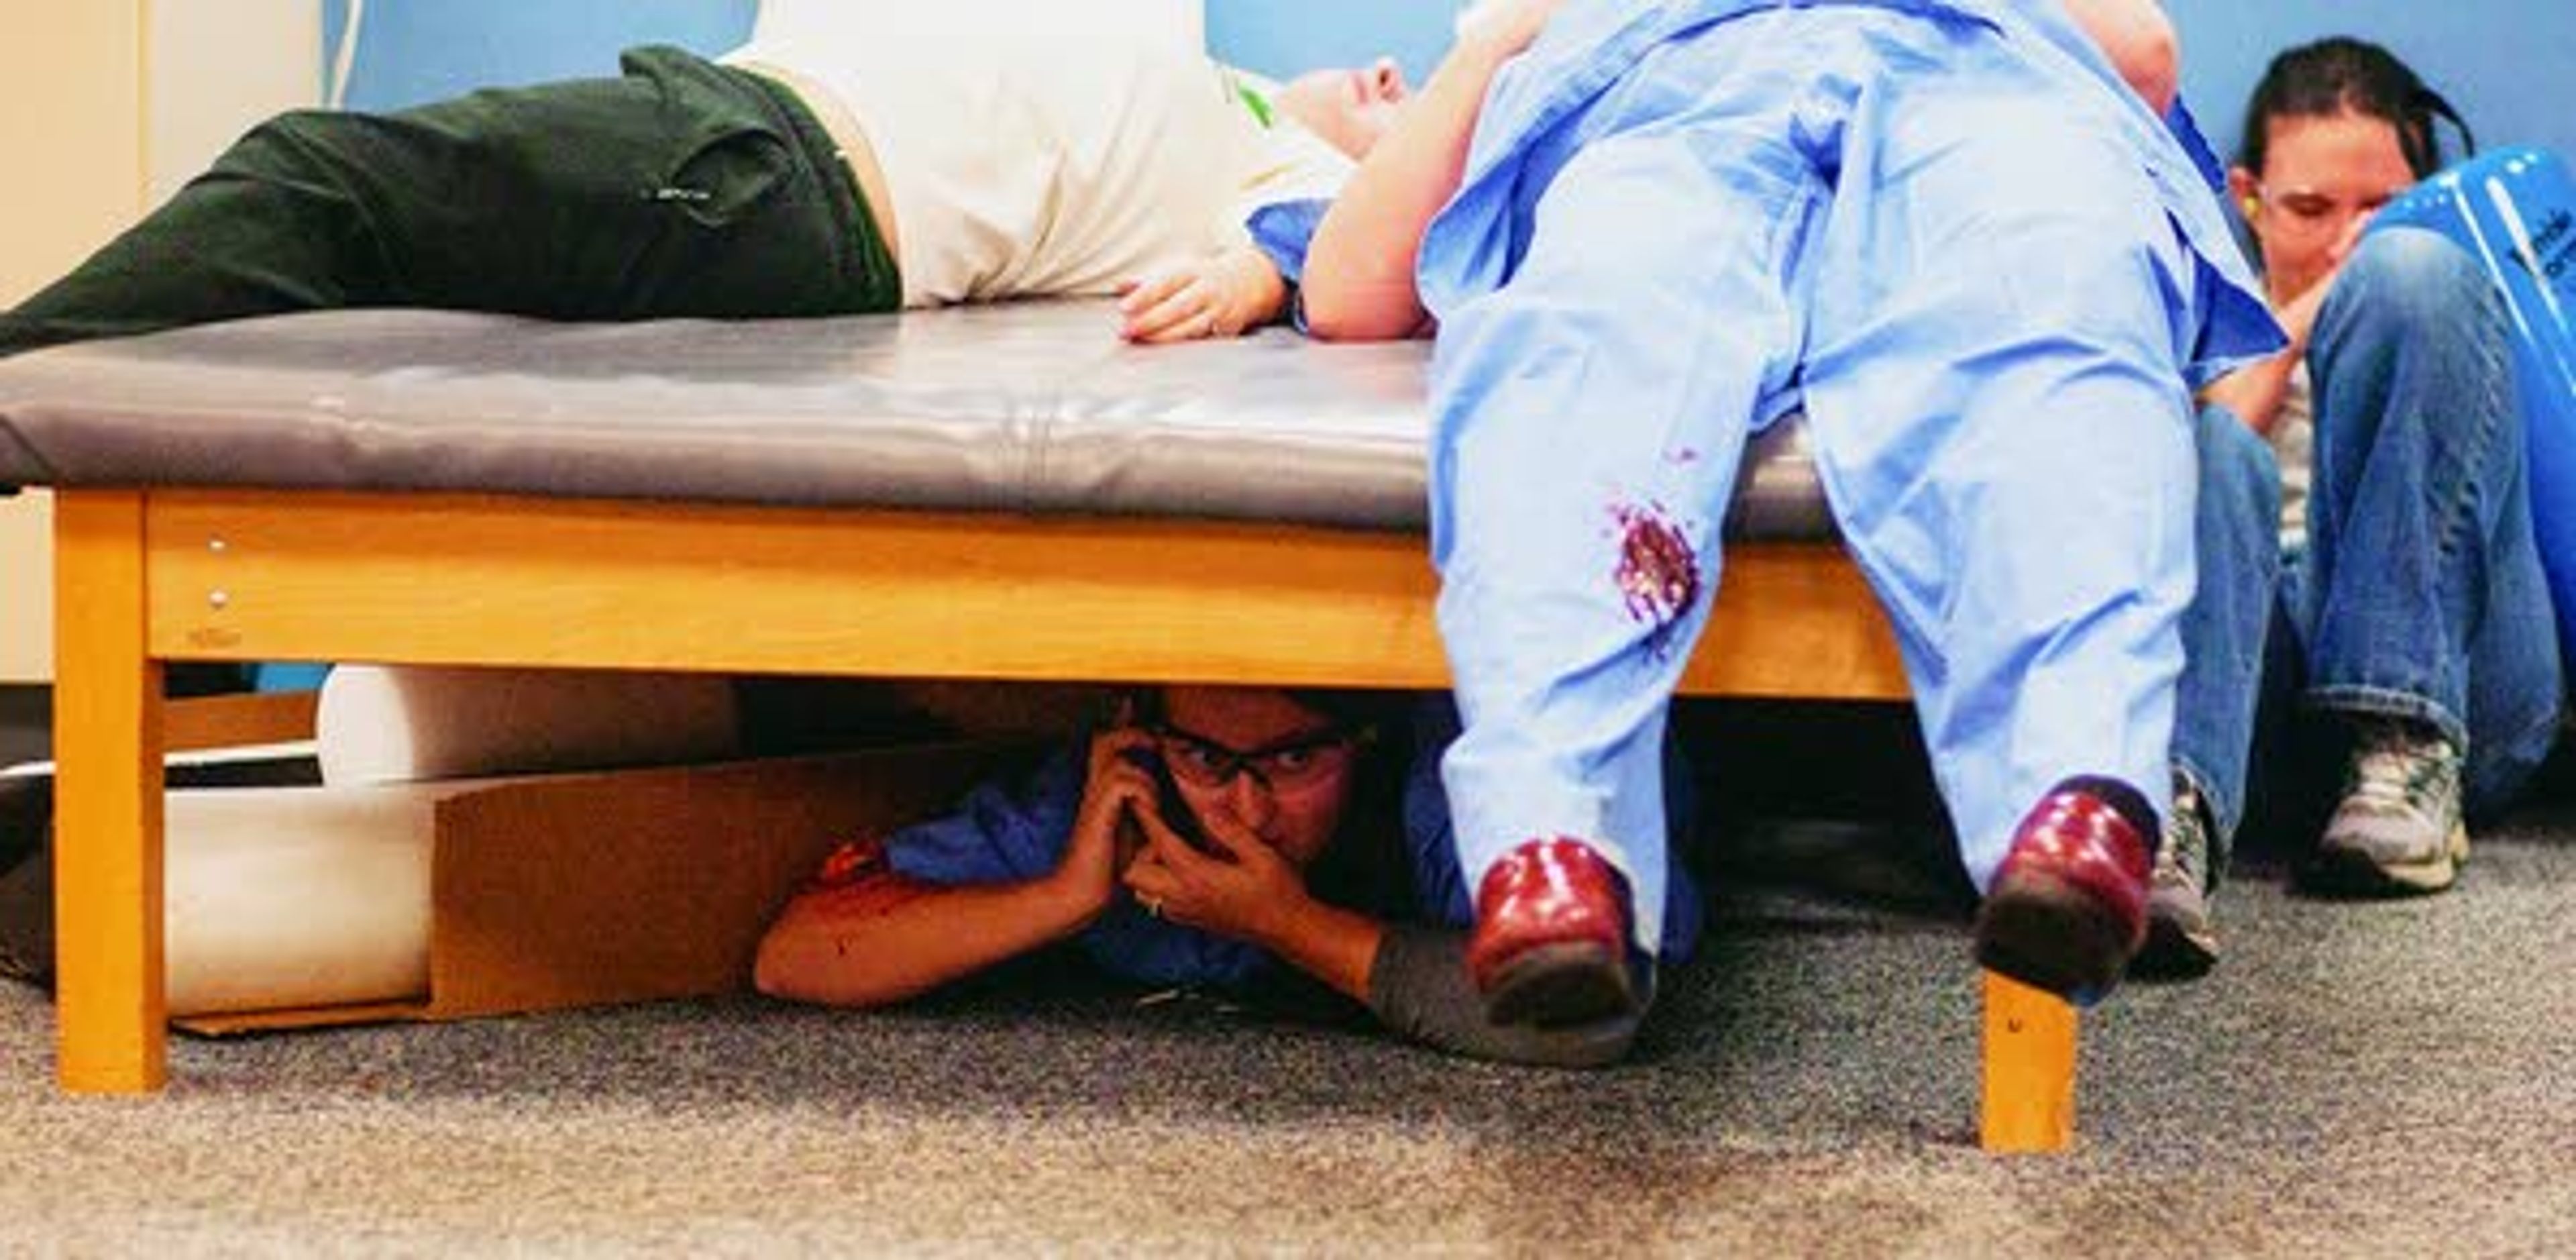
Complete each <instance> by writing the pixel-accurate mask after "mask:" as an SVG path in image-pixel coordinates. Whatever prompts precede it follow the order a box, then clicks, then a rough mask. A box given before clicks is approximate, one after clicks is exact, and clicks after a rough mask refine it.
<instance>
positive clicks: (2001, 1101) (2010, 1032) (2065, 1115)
mask: <svg viewBox="0 0 2576 1260" xmlns="http://www.w3.org/2000/svg"><path fill="white" fill-rule="evenodd" d="M1985 978H1986V1036H1985V1115H1984V1118H1983V1121H1982V1123H1981V1125H1980V1130H1981V1137H1980V1141H1981V1142H1982V1144H1983V1145H1984V1146H1985V1148H1986V1150H1988V1151H1990V1152H1992V1153H1995V1154H1999V1155H2007V1154H2033V1153H2043V1152H2049V1151H2062V1150H2065V1149H2066V1148H2067V1147H2068V1146H2069V1145H2070V1144H2072V1143H2073V1142H2074V1141H2075V1033H2076V1017H2075V1008H2074V1007H2073V1006H2071V1005H2069V1004H2068V1003H2067V1001H2066V999H2064V998H2061V997H2058V996H2057V995H2056V994H2053V993H2048V992H2045V991H2043V990H2039V989H2034V988H2031V987H2030V986H2028V985H2025V984H2022V983H2020V982H2018V981H2014V980H2008V979H2005V978H2004V977H2002V976H1999V975H1996V974H1995V973H1993V972H1991V971H1989V972H1986V973H1985Z"/></svg>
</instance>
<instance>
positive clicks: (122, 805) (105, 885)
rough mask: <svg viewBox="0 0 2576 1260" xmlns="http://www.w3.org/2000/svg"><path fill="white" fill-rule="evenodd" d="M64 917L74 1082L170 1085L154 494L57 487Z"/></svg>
mask: <svg viewBox="0 0 2576 1260" xmlns="http://www.w3.org/2000/svg"><path fill="white" fill-rule="evenodd" d="M54 554H55V574H56V576H55V638H56V643H55V647H54V654H55V655H54V661H55V667H54V758H55V762H56V765H57V767H58V770H57V777H56V780H55V796H54V800H55V805H54V808H55V828H56V830H55V843H54V880H55V892H54V922H55V942H56V943H55V951H54V952H55V971H56V981H55V984H56V1004H57V1011H58V1021H59V1022H58V1028H59V1030H60V1057H59V1059H58V1060H57V1063H56V1070H57V1074H58V1077H59V1079H60V1080H61V1082H62V1086H63V1088H65V1089H67V1090H72V1091H76V1092H81V1093H129V1094H130V1093H144V1092H148V1091H151V1090H157V1089H159V1088H160V1087H161V1085H162V1082H163V1081H164V1080H165V1079H166V1078H167V1075H168V1071H169V1045H168V1031H167V1029H166V1028H165V1027H164V1020H165V1018H166V1014H167V1011H166V1006H165V994H164V987H163V982H164V979H165V977H164V975H163V972H162V955H161V946H162V942H161V930H162V919H161V915H162V886H161V666H160V663H159V662H157V661H155V660H153V659H151V657H150V655H149V654H148V651H147V649H146V646H145V641H144V623H145V616H144V609H145V598H146V596H145V586H144V558H143V557H144V549H143V496H142V495H141V494H139V493H133V492H126V491H66V492H64V493H61V494H59V495H57V496H56V497H55V500H54Z"/></svg>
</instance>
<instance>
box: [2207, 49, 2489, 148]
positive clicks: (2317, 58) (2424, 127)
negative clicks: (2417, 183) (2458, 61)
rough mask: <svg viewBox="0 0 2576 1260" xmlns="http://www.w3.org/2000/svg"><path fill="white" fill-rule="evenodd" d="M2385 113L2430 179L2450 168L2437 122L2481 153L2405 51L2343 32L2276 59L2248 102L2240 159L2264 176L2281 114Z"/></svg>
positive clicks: (2400, 141)
mask: <svg viewBox="0 0 2576 1260" xmlns="http://www.w3.org/2000/svg"><path fill="white" fill-rule="evenodd" d="M2346 112H2350V113H2355V114H2359V115H2362V116H2363V117H2365V118H2377V119H2380V120H2382V121H2384V122H2386V123H2387V124H2388V125H2389V126H2391V127H2394V128H2396V129H2397V144H2398V148H2399V149H2400V151H2402V152H2403V153H2405V155H2406V166H2407V168H2408V169H2409V170H2412V171H2413V172H2414V173H2415V178H2417V179H2422V178H2424V177H2425V176H2427V175H2430V174H2432V173H2433V172H2435V171H2437V170H2440V169H2441V168H2442V141H2441V137H2440V136H2439V135H2437V134H2435V132H2434V130H2433V127H2434V123H2435V121H2436V120H2437V119H2448V120H2449V121H2450V124H2451V125H2452V126H2453V127H2455V128H2458V129H2459V133H2460V143H2461V147H2462V148H2463V149H2465V150H2466V151H2467V152H2470V153H2475V152H2477V151H2478V142H2477V137H2476V136H2474V135H2472V134H2470V132H2469V125H2468V124H2467V123H2465V122H2462V121H2461V120H2460V115H2459V113H2458V111H2456V110H2454V109H2452V108H2451V103H2450V102H2449V101H2446V100H2443V99H2442V95H2441V93H2439V92H2436V91H2434V90H2433V89H2432V88H2430V87H2427V86H2425V84H2424V80H2423V79H2422V77H2420V76H2418V75H2417V74H2416V73H2415V71H2414V70H2412V69H2410V68H2408V66H2407V65H2406V63H2405V62H2403V61H2399V60H2398V59H2397V55H2396V54H2395V53H2392V52H2390V51H2388V50H2387V49H2385V48H2382V47H2380V46H2379V45H2377V44H2374V43H2371V42H2369V41H2367V40H2360V39H2354V38H2352V37H2350V36H2345V35H2337V36H2333V37H2331V38H2328V39H2321V40H2318V41H2316V42H2315V43H2313V44H2303V45H2301V46H2299V47H2297V48H2292V49H2290V50H2288V51H2286V52H2283V53H2282V54H2280V55H2279V56H2277V57H2274V58H2272V64H2271V65H2270V66H2269V67H2267V68H2266V69H2265V70H2264V71H2263V79H2262V81H2261V82H2260V83H2257V84H2255V85H2254V95H2253V97H2252V98H2251V99H2249V100H2248V101H2246V103H2245V140H2244V143H2243V144H2242V145H2240V146H2238V148H2237V153H2236V161H2237V164H2238V165H2240V166H2243V167H2244V168H2245V169H2246V170H2249V171H2253V172H2255V173H2256V174H2261V173H2262V170H2263V162H2264V159H2265V158H2266V157H2267V156H2268V154H2267V150H2268V149H2269V147H2270V143H2271V132H2272V120H2273V119H2275V118H2308V117H2313V118H2325V117H2332V116H2334V115H2336V114H2341V113H2346Z"/></svg>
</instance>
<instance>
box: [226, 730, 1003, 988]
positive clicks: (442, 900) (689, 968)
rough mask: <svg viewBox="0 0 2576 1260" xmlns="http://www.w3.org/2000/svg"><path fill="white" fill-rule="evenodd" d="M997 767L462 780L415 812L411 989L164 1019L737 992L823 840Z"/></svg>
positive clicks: (889, 823) (950, 759)
mask: <svg viewBox="0 0 2576 1260" xmlns="http://www.w3.org/2000/svg"><path fill="white" fill-rule="evenodd" d="M1004 760H1005V758H1004V757H1003V756H1002V755H1001V753H1000V751H999V750H997V749H995V748H992V747H989V746H983V745H973V746H967V745H959V746H948V747H939V748H925V749H901V750H889V751H885V752H871V753H852V754H846V755H837V756H828V757H805V758H793V759H781V760H774V761H752V762H740V763H734V764H729V765H714V766H676V767H667V768H656V769H643V770H614V771H602V772H597V773H586V774H562V775H547V776H543V777H537V778H525V779H516V780H511V781H507V782H502V783H496V784H492V785H490V786H480V787H474V788H470V789H467V790H464V791H461V792H459V793H457V794H454V795H449V796H445V797H443V798H441V799H440V800H438V801H437V802H436V804H435V805H434V806H433V807H432V808H433V809H434V811H435V823H434V834H433V837H432V839H431V842H430V847H431V851H430V879H429V890H430V897H429V906H428V924H429V934H428V968H427V982H428V987H427V990H426V991H425V992H422V993H419V994H415V995H405V996H400V997H395V998H392V999H390V1000H384V1001H355V1002H346V1003H334V1004H327V1005H314V1006H300V1007H296V1006H291V1007H282V1008H276V1009H267V1010H234V1011H225V1012H222V1013H202V1014H195V1015H190V1016H187V1017H184V1018H181V1019H179V1020H176V1021H175V1022H176V1023H177V1024H178V1025H179V1026H180V1027H183V1028H186V1029H189V1030H190V1031H194V1032H202V1033H212V1034H224V1033H235V1032H247V1031H262V1030H270V1029H282V1028H304V1027H318V1026H323V1025H332V1024H350V1023H367V1022H379V1021H386V1020H446V1019H462V1018H469V1017H475V1016H487V1015H513V1014H521V1013H525V1012H530V1011H545V1010H556V1009H562V1008H566V1007H577V1006H600V1005H610V1004H615V1003H623V1002H643V1001H653V1000H657V999H663V998H682V997H697V996H702V995H708V994H718V993H729V992H737V991H740V990H742V989H744V988H747V987H748V986H749V984H750V979H751V964H752V956H753V952H754V950H755V949H756V948H757V947H758V945H759V943H760V935H761V932H762V930H763V929H764V928H766V927H767V926H768V924H769V921H770V920H771V919H772V918H773V917H775V916H776V914H777V912H778V909H779V907H780V906H782V905H783V904H785V902H786V900H787V897H788V895H789V894H790V893H791V892H793V891H794V889H795V888H796V887H797V886H798V885H799V884H800V883H802V882H803V881H804V880H805V879H806V878H807V877H809V876H810V875H812V873H813V872H814V870H815V869H816V867H817V866H818V865H819V864H820V863H821V862H822V860H823V857H824V856H825V855H826V854H828V853H829V852H830V851H831V849H832V848H833V846H834V845H836V844H838V843H839V842H840V841H842V840H845V839H849V838H851V837H853V836H859V835H871V834H882V833H883V832H885V831H887V830H890V829H892V828H895V827H898V826H901V825H903V824H905V823H908V822H912V821H915V820H917V819H920V818H924V817H927V816H929V815H931V814H934V813H936V812H938V811H939V810H941V809H943V808H945V807H946V806H947V805H948V804H950V803H951V802H952V801H954V799H955V798H956V797H957V796H958V795H959V794H960V793H962V792H963V791H964V790H965V789H966V787H968V786H969V785H971V784H972V783H973V782H974V781H975V780H976V779H977V778H979V777H981V776H982V775H983V774H985V773H989V772H990V771H991V770H992V769H993V768H994V767H996V766H997V765H1000V764H1002V763H1003V761H1004ZM313 790H329V789H313ZM361 790H363V789H361ZM349 895H352V896H365V895H366V890H363V889H352V890H349Z"/></svg>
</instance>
